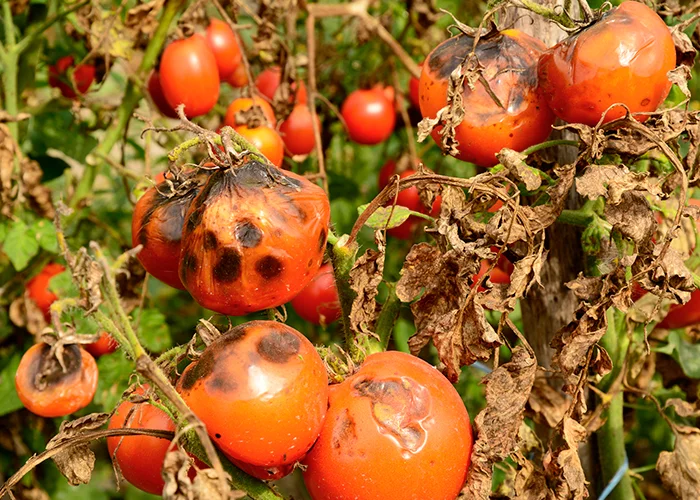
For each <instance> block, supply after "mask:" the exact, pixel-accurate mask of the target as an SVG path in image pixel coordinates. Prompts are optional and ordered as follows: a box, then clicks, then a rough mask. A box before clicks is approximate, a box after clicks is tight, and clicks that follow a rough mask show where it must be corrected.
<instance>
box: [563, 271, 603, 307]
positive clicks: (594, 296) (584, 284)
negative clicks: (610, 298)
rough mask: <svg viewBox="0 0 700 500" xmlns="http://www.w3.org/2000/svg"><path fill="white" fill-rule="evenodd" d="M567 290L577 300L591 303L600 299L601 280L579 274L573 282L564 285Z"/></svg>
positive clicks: (598, 277) (597, 277)
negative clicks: (571, 292) (572, 293)
mask: <svg viewBox="0 0 700 500" xmlns="http://www.w3.org/2000/svg"><path fill="white" fill-rule="evenodd" d="M566 286H567V288H569V289H570V290H571V291H573V292H574V295H576V297H577V298H578V299H579V300H583V301H585V302H589V303H593V302H595V301H596V300H598V299H599V298H600V295H601V292H602V291H603V278H601V277H600V276H584V275H583V273H581V274H579V275H578V276H577V277H576V279H575V280H573V281H569V282H568V283H566Z"/></svg>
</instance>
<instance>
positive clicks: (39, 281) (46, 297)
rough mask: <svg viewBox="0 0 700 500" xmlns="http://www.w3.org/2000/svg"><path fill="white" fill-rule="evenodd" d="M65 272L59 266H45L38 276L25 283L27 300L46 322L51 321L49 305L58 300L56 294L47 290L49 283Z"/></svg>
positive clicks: (53, 264) (51, 264) (63, 268)
mask: <svg viewBox="0 0 700 500" xmlns="http://www.w3.org/2000/svg"><path fill="white" fill-rule="evenodd" d="M65 270H66V268H65V267H63V266H62V265H61V264H55V263H50V264H46V265H45V266H44V268H43V269H42V270H41V271H40V272H39V274H37V275H36V276H34V277H33V278H32V279H30V280H29V281H28V282H27V293H28V294H29V298H30V299H32V300H33V301H34V303H35V304H36V305H37V307H38V308H39V309H40V310H41V312H42V313H44V318H45V319H46V321H47V322H48V321H50V320H51V313H50V307H51V304H53V303H54V302H55V301H56V300H57V299H58V297H57V296H56V294H55V293H53V292H52V291H51V290H49V281H51V278H53V277H54V276H56V275H57V274H61V273H62V272H63V271H65Z"/></svg>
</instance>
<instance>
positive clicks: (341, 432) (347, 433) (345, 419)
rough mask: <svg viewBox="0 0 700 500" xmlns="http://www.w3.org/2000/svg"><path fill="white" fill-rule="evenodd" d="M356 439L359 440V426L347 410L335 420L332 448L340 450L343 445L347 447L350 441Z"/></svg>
mask: <svg viewBox="0 0 700 500" xmlns="http://www.w3.org/2000/svg"><path fill="white" fill-rule="evenodd" d="M355 439H357V426H356V424H355V420H354V419H353V418H352V417H351V416H350V411H349V410H348V409H347V408H345V409H344V411H343V413H342V414H341V415H338V416H337V417H336V419H335V425H334V426H333V436H332V437H331V446H333V448H335V449H339V448H341V446H343V445H345V446H347V445H348V442H349V441H354V440H355Z"/></svg>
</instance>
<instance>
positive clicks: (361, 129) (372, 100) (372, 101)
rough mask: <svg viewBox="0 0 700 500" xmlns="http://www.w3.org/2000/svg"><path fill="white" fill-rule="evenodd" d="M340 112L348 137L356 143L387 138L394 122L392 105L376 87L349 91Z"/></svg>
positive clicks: (371, 142)
mask: <svg viewBox="0 0 700 500" xmlns="http://www.w3.org/2000/svg"><path fill="white" fill-rule="evenodd" d="M340 114H341V115H342V116H343V120H345V124H346V125H347V127H348V135H349V136H350V139H351V140H353V141H355V142H356V143H358V144H367V145H372V144H379V143H380V142H383V141H385V140H387V139H388V138H389V136H390V135H391V133H392V132H393V131H394V125H395V124H396V110H395V109H394V105H393V104H392V102H391V101H389V100H388V99H387V98H386V96H385V95H384V92H383V91H382V90H378V89H371V90H355V91H353V92H351V93H350V95H349V96H348V97H347V98H346V99H345V102H343V106H342V107H341V109H340Z"/></svg>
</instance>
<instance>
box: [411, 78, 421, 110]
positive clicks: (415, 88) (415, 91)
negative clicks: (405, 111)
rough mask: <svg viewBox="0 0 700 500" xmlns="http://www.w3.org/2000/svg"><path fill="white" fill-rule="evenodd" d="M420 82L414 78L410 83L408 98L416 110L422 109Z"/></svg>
mask: <svg viewBox="0 0 700 500" xmlns="http://www.w3.org/2000/svg"><path fill="white" fill-rule="evenodd" d="M419 89H420V80H419V79H418V78H416V77H415V76H412V77H411V79H410V80H409V81H408V97H409V99H411V104H412V105H413V107H414V108H417V109H420V93H419V92H420V91H419Z"/></svg>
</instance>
